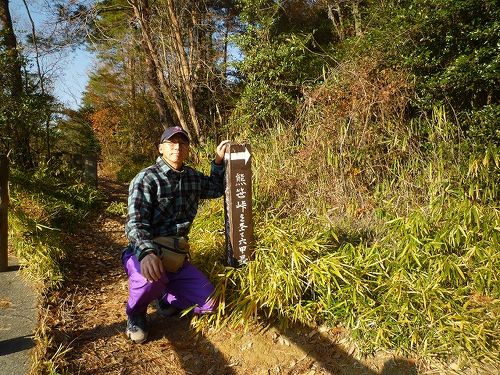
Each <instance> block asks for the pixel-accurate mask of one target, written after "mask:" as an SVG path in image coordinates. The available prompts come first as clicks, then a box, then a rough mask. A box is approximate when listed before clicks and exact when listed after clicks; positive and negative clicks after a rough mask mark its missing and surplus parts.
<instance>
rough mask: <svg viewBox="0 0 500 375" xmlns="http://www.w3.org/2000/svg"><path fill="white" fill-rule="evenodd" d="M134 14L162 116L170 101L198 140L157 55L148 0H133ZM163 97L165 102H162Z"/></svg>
mask: <svg viewBox="0 0 500 375" xmlns="http://www.w3.org/2000/svg"><path fill="white" fill-rule="evenodd" d="M131 5H132V8H133V11H134V15H135V17H136V18H137V20H138V21H139V23H140V25H141V35H142V38H141V44H142V47H143V50H144V54H145V59H146V65H147V67H148V78H149V79H150V83H151V86H152V87H153V97H155V96H156V99H155V100H156V101H157V107H158V108H159V110H160V116H161V115H162V112H161V111H162V110H161V108H164V106H163V102H166V103H168V105H169V106H170V107H171V108H172V110H173V111H174V113H175V115H176V117H177V120H178V122H179V125H180V126H182V127H183V128H184V129H185V130H186V131H187V132H188V134H189V136H190V138H191V139H192V140H193V141H195V142H197V141H198V137H197V136H196V133H195V132H193V131H192V129H191V128H190V126H189V125H188V122H187V121H186V118H185V116H184V113H183V111H182V108H181V107H180V105H179V103H178V101H177V100H176V97H175V95H174V94H173V92H172V90H171V88H170V87H169V85H168V84H167V80H166V78H165V76H164V72H163V65H162V64H161V62H160V59H159V57H158V55H157V52H156V48H155V46H154V44H153V39H152V37H151V29H150V23H149V4H148V1H147V0H133V1H132V2H131ZM162 98H163V102H162ZM163 113H164V116H165V118H166V119H167V118H168V117H167V116H168V115H167V112H163Z"/></svg>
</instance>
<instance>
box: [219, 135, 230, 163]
mask: <svg viewBox="0 0 500 375" xmlns="http://www.w3.org/2000/svg"><path fill="white" fill-rule="evenodd" d="M230 142H231V141H230V140H228V139H226V140H225V141H222V142H221V143H219V145H218V146H217V150H216V154H215V164H220V163H222V161H223V160H224V154H225V153H226V147H227V145H228V144H229V143H230Z"/></svg>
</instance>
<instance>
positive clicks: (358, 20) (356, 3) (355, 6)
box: [352, 0, 363, 36]
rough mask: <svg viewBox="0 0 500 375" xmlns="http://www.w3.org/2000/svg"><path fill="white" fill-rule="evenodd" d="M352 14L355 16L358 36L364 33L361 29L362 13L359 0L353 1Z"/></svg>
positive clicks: (355, 27)
mask: <svg viewBox="0 0 500 375" xmlns="http://www.w3.org/2000/svg"><path fill="white" fill-rule="evenodd" d="M352 15H353V17H354V29H355V30H356V36H361V35H363V31H362V30H361V13H360V12H359V0H353V1H352Z"/></svg>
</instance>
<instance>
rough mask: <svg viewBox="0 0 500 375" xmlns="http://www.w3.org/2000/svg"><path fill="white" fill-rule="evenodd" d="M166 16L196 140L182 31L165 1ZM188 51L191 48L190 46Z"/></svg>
mask: <svg viewBox="0 0 500 375" xmlns="http://www.w3.org/2000/svg"><path fill="white" fill-rule="evenodd" d="M167 8H168V15H169V19H170V23H171V27H172V32H173V36H174V45H175V50H176V52H177V56H178V59H179V62H180V68H181V81H182V86H183V89H184V91H185V92H184V94H185V95H186V99H187V105H188V110H189V115H190V117H191V123H192V125H193V130H194V132H195V134H196V139H197V140H198V139H200V137H201V128H200V123H199V121H198V115H197V113H196V106H195V101H194V95H193V91H194V90H193V85H192V82H191V71H190V69H189V62H188V58H187V56H186V52H185V49H184V43H183V41H182V29H181V26H180V23H179V20H178V18H177V14H176V12H175V7H174V3H173V1H172V0H167ZM190 47H191V48H190V50H191V49H192V46H190Z"/></svg>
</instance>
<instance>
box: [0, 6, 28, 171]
mask: <svg viewBox="0 0 500 375" xmlns="http://www.w3.org/2000/svg"><path fill="white" fill-rule="evenodd" d="M0 22H1V26H2V28H1V33H2V34H3V38H2V39H3V40H0V42H1V43H2V44H3V45H4V46H5V49H6V51H7V59H8V65H9V67H8V69H9V70H10V71H11V81H10V82H8V85H9V88H10V96H11V98H12V102H13V105H14V106H17V107H18V108H20V107H21V101H22V96H23V77H22V70H21V69H22V66H21V60H20V59H19V54H18V51H17V39H16V35H15V34H14V28H13V26H12V18H11V16H10V11H9V1H8V0H0ZM7 123H8V125H7V131H8V132H9V133H10V134H8V136H10V137H11V139H12V144H11V146H9V147H11V148H12V151H13V159H14V161H15V162H16V163H18V164H20V165H21V166H23V167H25V168H29V169H31V168H33V158H32V153H31V148H30V144H29V141H30V132H29V126H28V124H25V123H23V122H22V120H19V119H14V118H11V119H7Z"/></svg>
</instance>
